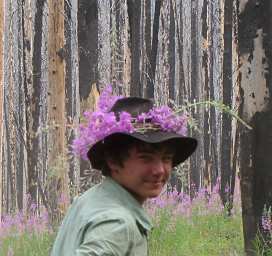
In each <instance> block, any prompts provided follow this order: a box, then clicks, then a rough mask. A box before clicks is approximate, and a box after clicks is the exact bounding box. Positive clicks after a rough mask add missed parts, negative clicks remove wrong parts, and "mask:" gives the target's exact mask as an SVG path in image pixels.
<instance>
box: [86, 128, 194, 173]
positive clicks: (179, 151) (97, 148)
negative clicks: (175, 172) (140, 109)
mask: <svg viewBox="0 0 272 256" xmlns="http://www.w3.org/2000/svg"><path fill="white" fill-rule="evenodd" d="M111 136H121V137H122V136H124V138H125V137H127V136H131V137H133V138H136V139H138V140H141V141H143V142H147V143H161V142H166V141H169V142H171V144H172V145H173V147H175V155H174V157H173V167H175V166H177V165H178V164H180V163H182V162H184V161H185V160H186V159H187V158H188V157H189V156H190V155H192V154H193V153H194V151H195V150H196V147H197V140H196V139H194V138H191V137H185V136H182V135H178V134H176V133H173V132H163V131H150V132H145V133H138V132H135V133H131V134H128V133H114V134H111V135H109V136H108V137H106V138H109V137H111ZM121 137H120V138H121ZM106 138H105V139H106ZM103 141H104V140H103ZM103 141H99V142H97V143H96V144H95V145H93V146H92V147H91V148H90V149H89V151H88V154H87V155H88V158H89V160H90V162H91V165H92V167H93V168H94V169H98V170H100V169H101V167H102V166H103V161H104V159H101V157H100V155H103V144H104V143H103Z"/></svg>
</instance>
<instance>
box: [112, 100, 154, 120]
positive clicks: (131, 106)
mask: <svg viewBox="0 0 272 256" xmlns="http://www.w3.org/2000/svg"><path fill="white" fill-rule="evenodd" d="M153 105H154V104H153V101H152V100H150V99H144V98H138V97H129V98H122V99H119V100H117V101H116V102H115V104H114V105H113V106H112V108H111V111H112V112H114V113H115V114H118V113H120V112H122V111H126V112H128V113H129V114H131V116H132V117H137V116H138V115H140V114H141V113H147V112H148V111H149V110H151V109H152V108H153Z"/></svg>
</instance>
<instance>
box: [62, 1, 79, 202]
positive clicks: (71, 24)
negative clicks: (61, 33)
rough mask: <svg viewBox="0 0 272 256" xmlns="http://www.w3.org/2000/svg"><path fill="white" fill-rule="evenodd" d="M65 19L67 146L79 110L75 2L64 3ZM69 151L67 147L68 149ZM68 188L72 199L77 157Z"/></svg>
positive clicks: (75, 189)
mask: <svg viewBox="0 0 272 256" xmlns="http://www.w3.org/2000/svg"><path fill="white" fill-rule="evenodd" d="M64 4H65V14H66V19H65V23H64V27H65V40H66V44H65V53H66V56H65V57H66V65H65V68H66V70H65V74H66V75H65V90H66V106H65V108H66V119H67V127H66V138H67V143H68V145H71V144H72V141H73V140H74V138H75V136H76V131H75V129H74V125H78V120H79V115H80V108H79V102H80V99H79V78H78V39H77V28H78V27H77V25H78V24H77V12H74V11H73V10H77V8H78V4H77V1H69V2H68V1H65V3H64ZM68 150H69V147H68ZM68 174H69V181H70V183H69V188H70V195H71V197H72V198H73V197H74V196H75V195H76V194H77V193H78V190H79V175H80V170H79V161H78V159H77V157H75V156H74V155H73V154H71V157H70V158H69V172H68Z"/></svg>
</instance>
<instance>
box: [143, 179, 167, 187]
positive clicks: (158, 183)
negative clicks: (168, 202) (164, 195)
mask: <svg viewBox="0 0 272 256" xmlns="http://www.w3.org/2000/svg"><path fill="white" fill-rule="evenodd" d="M146 183H148V184H150V185H152V186H154V187H159V186H160V187H161V186H163V185H164V184H165V182H164V181H163V180H154V181H147V182H146Z"/></svg>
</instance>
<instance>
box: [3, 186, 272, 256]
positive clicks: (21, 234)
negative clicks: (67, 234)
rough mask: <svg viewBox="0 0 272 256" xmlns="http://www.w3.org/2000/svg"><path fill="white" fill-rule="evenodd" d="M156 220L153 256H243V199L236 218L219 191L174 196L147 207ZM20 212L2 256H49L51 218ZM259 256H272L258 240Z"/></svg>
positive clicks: (12, 219) (9, 226)
mask: <svg viewBox="0 0 272 256" xmlns="http://www.w3.org/2000/svg"><path fill="white" fill-rule="evenodd" d="M145 207H146V210H147V212H148V213H149V215H150V216H151V217H152V219H153V223H154V229H153V231H152V233H151V234H150V236H149V255H150V256H183V255H184V256H185V255H186V256H191V255H193V256H237V255H239V256H242V255H244V252H243V250H244V248H243V235H242V219H241V207H240V195H239V194H236V196H235V198H234V208H233V211H232V215H231V216H227V214H226V212H225V210H224V208H223V207H222V204H221V201H220V197H219V193H218V189H216V188H215V189H214V191H211V192H207V191H205V190H201V191H199V193H198V194H197V195H196V197H195V198H194V199H193V200H191V198H190V197H189V196H188V195H186V194H182V193H180V194H179V193H177V192H176V191H173V192H171V193H166V194H164V195H162V196H161V197H159V198H156V199H152V200H150V201H148V202H147V204H146V205H145ZM34 212H36V211H35V206H34V207H33V214H30V215H29V214H28V215H26V214H23V213H17V214H16V215H13V216H5V217H4V218H3V219H2V220H1V222H0V255H1V256H43V255H44V256H45V255H49V253H50V250H51V248H52V245H53V242H54V239H55V236H56V234H55V233H54V232H53V231H52V230H53V229H52V228H51V227H50V226H49V222H48V215H47V213H46V212H45V211H44V212H41V213H40V215H39V216H37V215H36V214H34ZM255 248H256V256H272V251H271V250H270V249H269V248H266V252H264V248H263V247H262V243H261V240H260V239H259V240H258V239H256V241H255Z"/></svg>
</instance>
